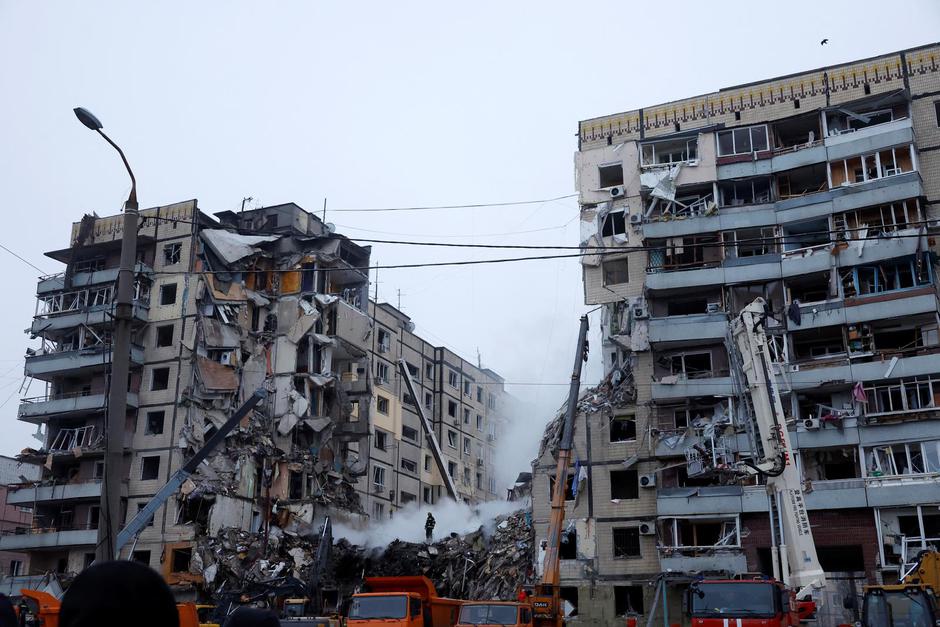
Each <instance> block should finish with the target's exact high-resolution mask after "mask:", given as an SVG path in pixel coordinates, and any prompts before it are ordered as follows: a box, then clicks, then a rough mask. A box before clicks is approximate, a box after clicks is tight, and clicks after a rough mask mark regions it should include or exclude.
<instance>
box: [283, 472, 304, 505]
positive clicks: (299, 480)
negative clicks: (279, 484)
mask: <svg viewBox="0 0 940 627" xmlns="http://www.w3.org/2000/svg"><path fill="white" fill-rule="evenodd" d="M287 498H289V499H291V500H294V501H296V500H298V499H302V498H304V474H303V473H302V472H297V471H295V470H291V471H290V474H289V475H288V476H287Z"/></svg>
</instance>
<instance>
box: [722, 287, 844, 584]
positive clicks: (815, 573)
mask: <svg viewBox="0 0 940 627" xmlns="http://www.w3.org/2000/svg"><path fill="white" fill-rule="evenodd" d="M765 312H766V303H765V301H764V299H763V298H757V299H756V300H754V302H752V303H751V304H749V305H747V306H746V307H745V308H744V309H743V310H742V311H741V314H740V315H739V316H738V317H737V318H735V319H734V321H733V322H732V324H731V334H732V337H733V338H734V342H735V344H736V345H737V349H738V352H739V353H740V355H741V364H742V365H741V369H742V371H743V374H744V380H745V384H746V386H747V393H748V395H749V396H750V399H751V403H752V405H753V410H754V412H753V413H754V421H755V423H756V426H757V436H758V438H759V441H758V443H757V444H758V451H756V453H757V462H756V463H754V464H748V466H749V467H750V469H751V470H752V471H755V472H759V473H761V474H764V475H765V476H766V477H767V490H768V493H769V494H770V497H771V499H772V501H771V502H772V503H776V508H777V510H779V517H780V527H781V528H782V534H781V536H782V537H781V539H780V540H781V541H780V543H779V549H778V550H779V557H780V567H781V568H780V570H781V574H782V578H783V580H784V583H786V584H787V585H789V586H790V587H792V588H795V589H798V590H799V592H798V593H797V596H798V597H800V596H802V593H803V592H805V590H807V589H808V588H821V587H823V586H824V585H825V582H826V577H825V574H824V572H823V570H822V567H821V566H820V564H819V558H818V557H817V555H816V545H815V544H814V542H813V531H812V529H811V527H810V523H809V514H808V513H807V510H806V503H805V501H804V498H803V486H802V480H801V478H800V473H799V471H798V470H797V468H796V466H795V465H794V463H793V449H792V448H791V446H790V435H789V433H788V432H787V424H786V417H785V415H784V412H783V404H782V403H781V401H780V390H779V389H778V387H777V380H776V378H775V377H774V374H773V370H772V369H771V358H770V350H769V347H768V339H767V333H766V331H765V330H764V326H763V325H764V320H765V318H766V313H765ZM773 510H774V508H773V507H771V511H772V512H773Z"/></svg>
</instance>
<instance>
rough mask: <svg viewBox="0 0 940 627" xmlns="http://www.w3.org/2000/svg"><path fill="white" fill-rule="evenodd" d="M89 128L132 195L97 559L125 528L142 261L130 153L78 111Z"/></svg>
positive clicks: (124, 238)
mask: <svg viewBox="0 0 940 627" xmlns="http://www.w3.org/2000/svg"><path fill="white" fill-rule="evenodd" d="M75 115H76V117H78V119H79V121H80V122H81V123H82V124H84V125H85V126H86V127H88V128H90V129H91V130H93V131H96V132H97V133H98V134H99V135H101V136H102V137H103V138H104V139H105V141H107V142H108V143H109V144H111V146H112V147H113V148H114V149H115V150H117V151H118V154H119V155H121V160H122V161H123V162H124V167H125V168H126V169H127V173H128V174H129V175H130V177H131V191H130V194H129V195H128V196H127V201H126V202H125V203H124V231H123V232H122V233H121V261H120V266H119V268H118V279H117V298H116V299H115V301H114V332H113V335H112V344H111V380H110V382H109V385H108V416H107V422H106V423H105V457H104V485H103V486H102V488H101V509H100V512H99V517H98V542H97V545H96V546H95V561H96V562H105V561H110V560H113V559H115V557H117V556H116V555H115V554H114V549H115V546H116V544H117V536H118V530H119V529H120V528H121V522H122V521H121V482H122V481H123V479H124V432H125V423H126V420H127V385H128V373H129V371H130V353H131V323H132V321H133V315H134V266H135V264H136V261H137V220H138V205H137V179H136V178H134V172H133V171H132V170H131V166H130V164H129V163H128V162H127V157H125V156H124V151H123V150H121V148H120V147H119V146H118V145H117V144H115V143H114V142H113V141H111V138H110V137H108V136H107V135H105V134H104V132H103V131H102V130H101V129H102V128H103V126H102V124H101V122H100V121H99V120H98V118H96V117H95V116H94V115H92V113H91V112H90V111H87V110H86V109H82V108H77V109H75Z"/></svg>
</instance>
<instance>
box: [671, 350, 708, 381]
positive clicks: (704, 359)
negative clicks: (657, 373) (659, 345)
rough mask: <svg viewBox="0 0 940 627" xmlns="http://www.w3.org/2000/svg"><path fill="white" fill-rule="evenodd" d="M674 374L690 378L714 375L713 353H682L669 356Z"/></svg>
mask: <svg viewBox="0 0 940 627" xmlns="http://www.w3.org/2000/svg"><path fill="white" fill-rule="evenodd" d="M669 364H670V368H671V371H672V374H675V375H685V376H686V377H688V378H689V379H697V378H702V377H710V376H712V354H711V353H710V352H698V353H680V354H678V355H673V356H671V357H670V358H669Z"/></svg>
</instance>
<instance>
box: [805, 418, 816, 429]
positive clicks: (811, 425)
mask: <svg viewBox="0 0 940 627" xmlns="http://www.w3.org/2000/svg"><path fill="white" fill-rule="evenodd" d="M803 428H804V429H806V430H808V431H813V430H815V429H818V428H819V418H804V419H803Z"/></svg>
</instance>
